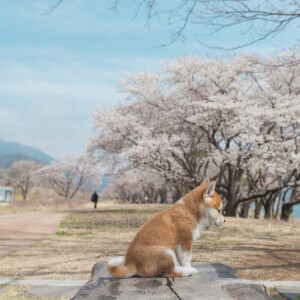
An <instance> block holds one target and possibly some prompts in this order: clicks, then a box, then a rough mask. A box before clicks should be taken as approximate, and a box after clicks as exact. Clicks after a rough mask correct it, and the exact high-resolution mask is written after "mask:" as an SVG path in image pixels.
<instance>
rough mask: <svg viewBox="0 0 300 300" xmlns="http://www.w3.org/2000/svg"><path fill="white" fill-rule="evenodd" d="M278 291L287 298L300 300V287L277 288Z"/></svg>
mask: <svg viewBox="0 0 300 300" xmlns="http://www.w3.org/2000/svg"><path fill="white" fill-rule="evenodd" d="M276 290H277V291H278V293H279V294H281V295H283V296H285V297H286V298H288V299H291V300H299V299H300V287H299V286H294V287H285V286H276Z"/></svg>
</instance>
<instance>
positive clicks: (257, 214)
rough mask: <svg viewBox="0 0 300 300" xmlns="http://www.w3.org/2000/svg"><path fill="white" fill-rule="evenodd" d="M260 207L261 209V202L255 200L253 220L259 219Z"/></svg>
mask: <svg viewBox="0 0 300 300" xmlns="http://www.w3.org/2000/svg"><path fill="white" fill-rule="evenodd" d="M262 207H263V202H262V201H261V200H255V209H254V219H259V215H260V211H261V208H262Z"/></svg>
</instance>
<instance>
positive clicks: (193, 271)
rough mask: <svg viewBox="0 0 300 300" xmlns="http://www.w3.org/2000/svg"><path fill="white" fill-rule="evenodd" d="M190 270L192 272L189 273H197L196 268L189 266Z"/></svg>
mask: <svg viewBox="0 0 300 300" xmlns="http://www.w3.org/2000/svg"><path fill="white" fill-rule="evenodd" d="M191 272H192V274H191V275H195V274H197V273H198V270H197V269H196V268H193V267H191Z"/></svg>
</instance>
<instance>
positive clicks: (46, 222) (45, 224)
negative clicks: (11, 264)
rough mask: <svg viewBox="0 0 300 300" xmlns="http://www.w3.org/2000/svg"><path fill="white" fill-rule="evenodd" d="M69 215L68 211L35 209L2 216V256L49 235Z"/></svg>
mask: <svg viewBox="0 0 300 300" xmlns="http://www.w3.org/2000/svg"><path fill="white" fill-rule="evenodd" d="M67 215H68V212H67V211H55V212H50V211H48V212H47V211H34V212H26V213H17V214H9V215H4V216H0V256H5V255H6V254H8V253H9V252H12V251H17V250H19V249H21V248H23V247H28V246H31V245H33V244H35V243H37V242H38V241H40V240H41V239H43V238H45V237H47V236H49V235H50V234H52V233H53V232H54V231H55V230H56V228H57V227H58V225H59V224H60V222H61V221H62V220H63V219H64V218H65V217H66V216H67Z"/></svg>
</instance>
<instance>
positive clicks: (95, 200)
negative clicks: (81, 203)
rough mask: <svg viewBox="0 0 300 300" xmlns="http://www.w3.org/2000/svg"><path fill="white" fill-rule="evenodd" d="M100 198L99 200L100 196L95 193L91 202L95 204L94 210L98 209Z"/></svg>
mask: <svg viewBox="0 0 300 300" xmlns="http://www.w3.org/2000/svg"><path fill="white" fill-rule="evenodd" d="M98 198H99V196H98V194H97V192H96V191H95V192H94V194H93V195H92V197H91V201H93V202H94V208H95V209H96V208H97V203H98Z"/></svg>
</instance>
